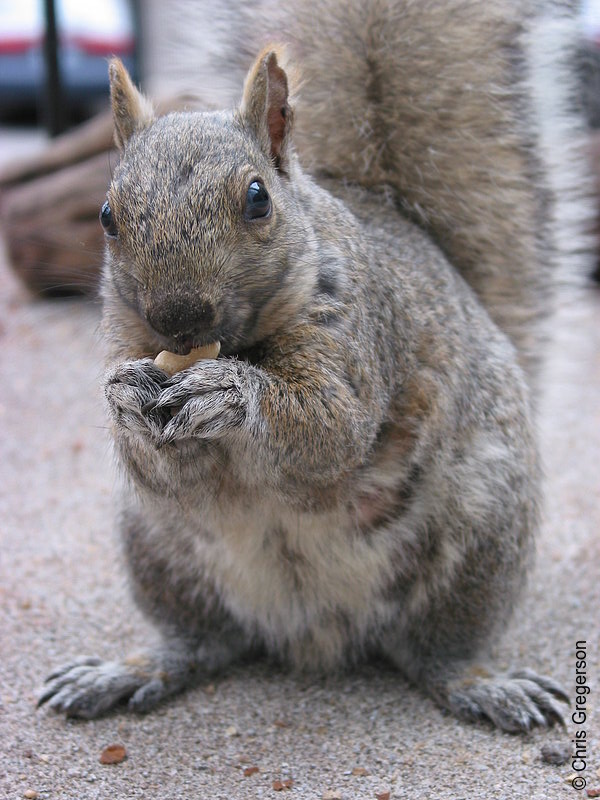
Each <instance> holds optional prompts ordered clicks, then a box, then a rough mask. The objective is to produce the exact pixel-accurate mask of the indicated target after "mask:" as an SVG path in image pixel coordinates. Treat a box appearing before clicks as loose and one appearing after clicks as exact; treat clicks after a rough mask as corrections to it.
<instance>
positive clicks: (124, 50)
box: [61, 35, 135, 56]
mask: <svg viewBox="0 0 600 800" xmlns="http://www.w3.org/2000/svg"><path fill="white" fill-rule="evenodd" d="M61 43H62V45H63V46H71V47H76V48H77V49H78V50H83V52H84V53H87V54H88V55H90V56H111V55H117V54H121V55H131V54H132V53H133V51H134V48H135V44H134V40H133V39H132V38H131V37H123V38H121V39H116V38H115V39H93V38H91V37H89V36H76V35H74V36H66V37H63V38H62V40H61Z"/></svg>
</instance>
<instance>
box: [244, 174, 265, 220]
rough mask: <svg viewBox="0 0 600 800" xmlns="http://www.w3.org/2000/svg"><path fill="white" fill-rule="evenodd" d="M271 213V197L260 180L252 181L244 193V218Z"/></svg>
mask: <svg viewBox="0 0 600 800" xmlns="http://www.w3.org/2000/svg"><path fill="white" fill-rule="evenodd" d="M270 213H271V198H270V197H269V193H268V192H267V190H266V189H265V187H264V186H263V185H262V183H261V182H260V181H252V183H251V184H250V186H249V187H248V191H247V193H246V208H245V210H244V216H245V217H246V219H259V218H260V217H268V216H269V214H270Z"/></svg>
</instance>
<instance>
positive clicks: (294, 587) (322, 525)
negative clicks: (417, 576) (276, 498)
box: [198, 505, 394, 666]
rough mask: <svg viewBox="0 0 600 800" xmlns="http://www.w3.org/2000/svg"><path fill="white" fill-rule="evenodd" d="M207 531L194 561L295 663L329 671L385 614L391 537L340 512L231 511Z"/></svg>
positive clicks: (234, 609)
mask: <svg viewBox="0 0 600 800" xmlns="http://www.w3.org/2000/svg"><path fill="white" fill-rule="evenodd" d="M209 526H210V528H211V537H210V540H211V541H210V544H207V543H201V542H199V544H198V548H199V553H198V555H199V556H200V557H201V558H203V559H204V560H205V565H204V566H205V568H206V567H208V571H209V574H211V575H212V577H213V580H214V582H215V584H216V588H217V590H218V592H219V594H220V597H221V599H222V602H223V603H224V605H225V606H226V607H227V608H228V610H229V611H230V613H231V614H232V615H233V616H234V617H235V618H236V619H237V620H238V621H239V622H240V623H242V625H244V627H246V628H248V629H254V630H256V632H257V634H259V635H260V636H261V637H263V638H264V639H265V641H266V642H267V645H268V646H270V647H271V649H273V650H275V651H277V652H279V653H281V652H283V653H284V655H286V656H287V657H289V658H290V659H291V660H292V661H294V662H298V661H300V662H302V663H304V664H305V665H307V666H314V665H315V664H314V663H313V662H315V661H317V662H318V664H319V665H322V666H327V665H328V664H330V663H331V662H335V661H336V660H337V659H338V658H339V657H341V655H342V651H343V650H344V649H347V647H348V645H351V644H352V642H350V641H348V640H349V639H351V640H354V641H355V643H358V642H361V643H362V642H363V641H364V640H365V637H366V636H367V632H368V631H369V630H371V629H372V628H373V624H374V622H377V623H378V625H381V624H382V623H383V622H384V621H385V619H386V618H387V617H388V615H389V613H391V612H390V603H389V601H388V600H387V599H386V587H389V585H390V582H391V580H392V574H393V571H394V556H393V549H394V548H393V540H392V537H391V536H390V535H386V534H385V532H381V533H379V534H378V535H370V536H367V535H364V534H362V533H360V532H359V531H358V530H357V528H356V525H355V524H353V521H352V520H351V519H350V516H349V515H348V513H347V512H345V511H328V512H323V513H311V514H307V513H299V512H295V511H293V510H287V509H284V508H282V507H280V506H271V507H266V506H265V505H261V506H260V507H257V508H256V509H248V508H244V509H235V508H232V509H231V510H230V511H229V512H228V513H223V512H221V513H220V514H219V515H218V517H217V516H215V518H214V519H212V520H210V521H209Z"/></svg>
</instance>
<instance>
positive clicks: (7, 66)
mask: <svg viewBox="0 0 600 800" xmlns="http://www.w3.org/2000/svg"><path fill="white" fill-rule="evenodd" d="M55 13H56V28H57V37H58V63H59V73H60V79H61V89H62V100H63V103H64V104H65V106H66V107H67V109H73V108H77V107H81V106H86V107H93V104H94V102H95V101H97V100H98V98H100V97H102V96H104V95H106V94H107V92H108V77H107V59H108V58H109V57H110V56H112V55H117V56H119V57H120V58H121V59H122V60H123V61H124V63H125V65H126V66H127V68H128V69H129V70H130V71H131V72H132V74H134V75H135V73H136V69H135V25H134V14H133V9H132V6H131V4H130V3H129V2H127V0H102V2H99V3H82V2H81V0H55ZM45 28H46V20H45V12H44V3H43V2H42V0H0V111H10V110H12V109H26V108H39V107H40V106H43V104H44V101H45V91H46V64H45V59H44V34H45Z"/></svg>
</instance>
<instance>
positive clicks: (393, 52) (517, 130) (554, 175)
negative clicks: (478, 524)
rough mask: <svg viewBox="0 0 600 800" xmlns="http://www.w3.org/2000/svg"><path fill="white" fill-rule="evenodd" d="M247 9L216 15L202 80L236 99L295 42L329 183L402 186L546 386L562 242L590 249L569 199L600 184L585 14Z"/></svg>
mask: <svg viewBox="0 0 600 800" xmlns="http://www.w3.org/2000/svg"><path fill="white" fill-rule="evenodd" d="M236 5H237V4H236V3H234V4H233V5H231V4H228V7H227V8H219V7H217V8H216V10H215V12H214V13H212V12H211V15H212V19H211V22H210V23H209V24H210V25H212V26H213V30H212V31H211V37H210V38H211V39H212V45H211V47H212V52H211V59H210V66H208V65H206V66H204V67H202V65H200V68H199V71H200V81H198V75H195V76H194V79H195V81H196V82H197V83H196V87H199V91H200V93H201V94H202V96H203V97H204V99H208V100H212V101H214V102H217V103H219V104H222V103H223V101H224V100H225V101H230V102H233V101H234V99H236V94H237V93H238V92H239V85H240V76H241V75H243V74H245V72H246V70H247V68H248V66H249V64H250V63H251V62H252V60H253V58H254V56H255V54H256V51H257V49H258V48H259V47H260V46H261V45H262V44H264V43H266V42H269V41H278V42H282V43H285V44H287V45H288V48H289V52H290V56H291V60H292V61H293V62H294V63H295V64H299V65H300V68H301V75H300V85H299V87H298V89H297V97H296V98H295V101H294V104H295V107H296V115H295V127H296V134H295V140H296V145H297V149H298V151H299V153H300V156H301V159H302V161H303V163H304V165H305V166H307V167H308V168H309V169H310V170H311V171H312V172H313V173H314V174H317V175H319V174H321V175H328V176H333V177H337V178H341V179H344V180H348V181H357V182H359V183H361V184H363V185H366V186H377V185H382V184H387V185H389V186H390V187H391V188H392V190H393V191H394V194H395V197H396V200H397V203H398V205H399V206H400V207H401V208H402V209H403V210H404V212H405V213H407V214H408V215H409V216H410V217H411V218H412V219H413V220H415V221H417V222H418V223H419V224H420V225H422V226H423V227H424V228H425V229H426V230H427V231H428V232H429V234H430V235H431V236H432V238H433V239H434V240H435V241H436V242H437V243H438V244H439V245H440V246H441V247H442V249H443V250H444V251H445V253H446V255H447V256H448V258H449V259H450V261H451V262H452V263H453V265H454V266H455V267H456V268H457V269H458V270H459V271H460V272H461V274H462V275H463V277H465V278H466V280H467V282H468V283H469V284H470V285H471V286H472V287H473V288H474V289H475V291H476V293H477V294H478V296H479V297H480V298H481V300H482V301H483V304H484V305H485V307H486V309H487V310H488V312H489V313H490V314H491V316H492V318H493V319H494V320H495V321H496V323H497V324H498V325H499V326H500V328H501V329H503V330H504V331H505V332H506V333H508V334H509V336H510V338H511V339H512V341H513V342H514V344H515V345H516V346H517V349H518V351H519V354H520V358H521V363H522V365H523V366H524V367H525V368H526V370H527V372H528V373H529V375H530V376H531V377H535V375H536V372H537V367H538V362H539V357H540V352H541V347H540V339H541V336H542V329H541V325H540V323H541V321H542V319H543V318H544V317H545V316H546V315H547V313H548V312H549V311H551V308H552V285H553V282H554V280H555V278H556V275H557V270H558V266H559V262H560V259H561V253H560V252H559V246H558V242H559V240H560V239H561V238H562V239H563V240H568V244H569V246H570V247H571V254H572V253H573V252H575V251H576V250H577V249H579V250H581V249H582V248H581V241H582V240H581V231H582V230H583V224H584V222H585V218H586V211H585V209H584V208H583V206H582V207H577V211H576V214H575V216H576V218H577V220H574V219H573V215H571V217H570V218H569V219H567V218H566V216H565V214H564V213H563V211H562V210H557V205H556V202H557V201H559V200H567V201H568V202H569V204H570V208H571V209H573V208H574V205H573V198H574V196H575V195H577V194H578V195H579V196H580V197H582V196H583V194H584V190H583V188H582V187H583V186H584V185H585V176H584V174H583V166H582V162H581V160H580V161H579V162H578V161H577V160H573V159H571V158H570V155H569V150H571V151H572V150H573V142H574V139H576V138H577V134H578V132H579V131H578V130H577V126H578V125H580V124H581V123H580V120H579V118H578V116H577V115H576V114H574V113H573V112H572V109H571V110H569V109H570V106H569V103H570V100H571V98H572V97H573V95H574V91H573V88H574V87H573V82H574V79H575V70H574V68H573V66H572V58H573V53H574V48H573V44H574V19H573V18H572V15H571V14H570V12H568V11H566V10H565V7H564V4H562V5H561V6H559V5H558V4H556V5H552V4H547V5H544V4H542V3H534V2H532V1H530V2H518V3H517V2H506V3H499V4H496V3H489V2H486V0H443V2H442V1H441V0H423V2H412V0H320V1H319V2H314V1H313V0H300V2H293V3H292V2H284V3H273V2H270V0H263V2H262V3H259V4H252V8H251V9H249V8H245V7H242V4H239V7H236ZM189 10H190V11H192V9H189ZM204 19H206V17H205V18H204ZM194 28H195V26H194V24H193V20H190V24H189V25H188V26H187V31H188V33H186V32H184V31H183V30H182V29H181V26H179V30H178V41H177V45H178V51H179V58H178V59H176V60H175V62H173V63H174V64H175V66H176V68H177V69H178V70H180V71H181V70H182V68H183V69H184V72H185V69H186V68H185V67H183V65H184V64H185V63H186V62H187V61H188V60H189V59H188V57H190V59H191V60H189V64H190V66H187V71H188V73H190V74H191V73H192V71H193V69H194V67H193V66H192V65H193V64H194V57H193V55H192V52H191V51H192V43H193V42H194V41H195V43H196V44H197V41H196V40H197V37H198V35H199V34H198V33H196V34H194V33H193V31H194ZM201 29H202V26H199V28H196V30H197V31H199V30H201ZM204 30H205V31H206V28H205V27H204ZM190 32H191V33H190ZM186 37H188V38H186ZM196 62H197V57H196ZM164 66H165V65H164V64H160V65H159V68H160V69H163V68H164ZM203 69H204V74H205V76H206V77H207V79H208V78H211V77H212V76H213V75H218V78H219V81H218V88H216V89H212V90H211V88H210V87H209V86H206V85H204V84H203V83H202V80H201V79H202V72H203ZM167 72H168V70H167ZM207 72H210V73H211V74H210V75H208V74H207ZM181 80H184V78H181ZM228 82H230V83H228ZM212 85H213V84H212V82H211V86H212ZM229 86H231V89H229ZM211 91H212V92H213V94H212V97H211V95H210V93H211ZM571 105H572V103H571ZM542 106H543V107H542ZM546 130H551V131H552V132H553V133H554V134H556V133H557V131H558V132H560V131H563V132H564V131H565V130H566V133H567V136H565V137H563V138H562V139H561V140H560V141H559V140H556V141H553V142H552V146H553V149H554V151H557V150H559V151H560V158H559V160H558V161H556V160H555V161H554V162H553V163H551V158H550V156H551V154H552V153H551V149H550V148H548V147H547V142H546V135H545V131H546ZM575 223H578V227H577V228H576V225H575Z"/></svg>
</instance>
